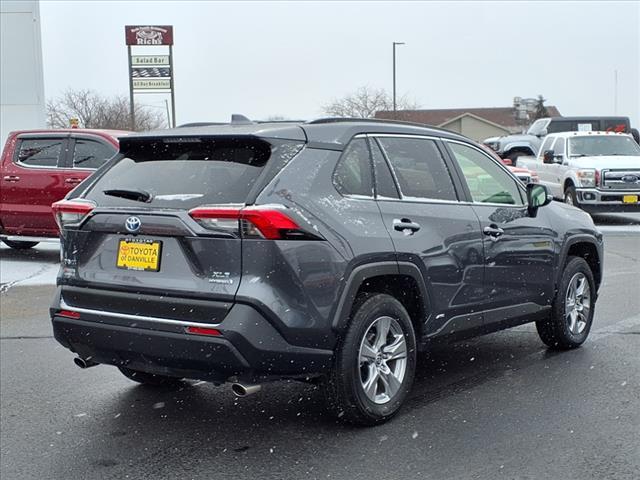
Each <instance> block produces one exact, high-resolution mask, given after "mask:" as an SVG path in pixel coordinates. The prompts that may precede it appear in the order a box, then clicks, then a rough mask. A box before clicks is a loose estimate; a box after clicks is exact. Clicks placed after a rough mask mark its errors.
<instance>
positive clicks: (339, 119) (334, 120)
mask: <svg viewBox="0 0 640 480" xmlns="http://www.w3.org/2000/svg"><path fill="white" fill-rule="evenodd" d="M349 122H354V123H355V122H364V123H393V124H397V125H409V126H412V127H422V128H429V129H431V130H438V131H442V132H447V133H457V132H453V131H451V130H447V129H446V128H440V127H436V126H433V125H429V124H427V123H419V122H408V121H405V120H391V119H386V118H352V117H325V118H317V119H315V120H309V121H308V122H307V124H308V125H316V124H323V123H349Z"/></svg>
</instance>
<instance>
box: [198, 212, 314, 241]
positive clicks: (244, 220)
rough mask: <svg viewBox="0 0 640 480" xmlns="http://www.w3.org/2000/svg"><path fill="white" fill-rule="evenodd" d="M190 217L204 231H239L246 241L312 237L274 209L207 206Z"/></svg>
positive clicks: (284, 214)
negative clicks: (247, 239)
mask: <svg viewBox="0 0 640 480" xmlns="http://www.w3.org/2000/svg"><path fill="white" fill-rule="evenodd" d="M189 215H191V218H193V219H194V220H196V221H197V222H198V223H199V224H200V225H202V226H203V227H204V228H207V229H209V230H226V231H230V232H231V231H234V232H238V231H240V232H242V233H241V234H242V236H243V237H244V238H266V239H269V240H283V239H293V238H309V237H310V236H309V235H307V234H305V232H304V231H303V230H302V229H301V228H300V227H299V226H298V224H297V223H296V222H295V221H293V220H292V219H291V217H289V216H288V215H287V214H286V213H284V212H283V211H282V210H280V209H278V208H275V207H267V206H264V207H244V208H243V207H225V206H215V205H212V206H206V205H205V206H202V207H197V208H194V209H192V210H190V211H189ZM311 237H312V236H311Z"/></svg>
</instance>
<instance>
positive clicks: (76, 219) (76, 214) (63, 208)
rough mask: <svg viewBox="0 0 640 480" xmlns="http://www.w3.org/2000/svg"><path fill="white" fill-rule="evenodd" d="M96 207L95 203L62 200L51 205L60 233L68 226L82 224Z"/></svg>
mask: <svg viewBox="0 0 640 480" xmlns="http://www.w3.org/2000/svg"><path fill="white" fill-rule="evenodd" d="M95 207H96V205H95V204H94V203H93V202H89V201H86V200H84V201H80V200H60V201H58V202H55V203H54V204H53V205H51V210H52V211H53V216H54V217H55V219H56V223H57V224H58V228H59V229H60V231H62V229H63V228H64V227H65V226H67V225H74V224H76V223H80V222H81V221H82V220H83V219H84V218H85V217H86V216H87V215H89V214H90V213H91V211H92V210H93V209H94V208H95Z"/></svg>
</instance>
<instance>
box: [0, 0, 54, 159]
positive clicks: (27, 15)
mask: <svg viewBox="0 0 640 480" xmlns="http://www.w3.org/2000/svg"><path fill="white" fill-rule="evenodd" d="M0 16H1V17H2V23H1V25H0V33H1V35H2V37H1V38H0V45H1V48H2V50H1V52H2V53H1V56H0V104H1V111H0V141H1V142H2V145H1V146H0V149H1V148H2V147H3V146H4V142H5V141H6V138H7V134H8V133H9V132H10V131H12V130H20V129H27V128H43V127H45V122H46V112H45V100H44V79H43V75H42V42H41V40H40V6H39V2H38V1H37V0H36V1H24V0H21V1H6V0H2V1H0Z"/></svg>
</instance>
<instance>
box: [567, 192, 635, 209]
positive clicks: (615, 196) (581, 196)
mask: <svg viewBox="0 0 640 480" xmlns="http://www.w3.org/2000/svg"><path fill="white" fill-rule="evenodd" d="M576 194H577V196H578V202H579V203H580V208H582V209H583V210H586V211H588V212H640V202H636V203H626V202H624V197H625V196H634V195H635V196H636V197H637V198H638V199H640V190H631V191H625V190H615V191H603V190H598V189H595V188H579V189H576Z"/></svg>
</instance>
